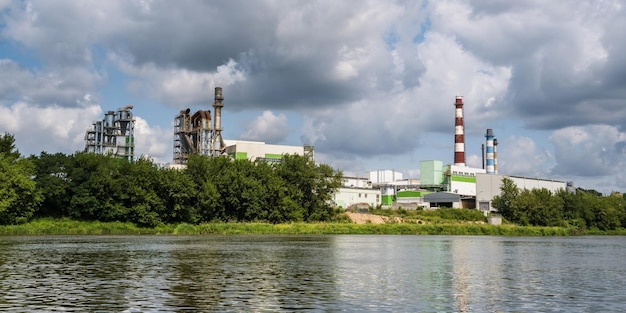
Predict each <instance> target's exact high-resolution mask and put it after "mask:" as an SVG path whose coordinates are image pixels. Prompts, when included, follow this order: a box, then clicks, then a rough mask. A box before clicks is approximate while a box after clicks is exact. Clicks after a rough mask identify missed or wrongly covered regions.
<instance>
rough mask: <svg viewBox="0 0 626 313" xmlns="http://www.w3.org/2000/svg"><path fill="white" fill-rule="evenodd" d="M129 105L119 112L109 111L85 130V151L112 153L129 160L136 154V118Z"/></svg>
mask: <svg viewBox="0 0 626 313" xmlns="http://www.w3.org/2000/svg"><path fill="white" fill-rule="evenodd" d="M132 108H133V106H132V105H127V106H125V107H123V108H121V109H118V110H117V112H114V111H108V112H107V113H106V114H105V115H104V119H103V120H102V121H95V122H93V124H92V127H91V128H89V129H87V131H86V132H85V152H91V153H98V154H106V155H112V156H116V157H119V158H124V159H127V160H132V159H133V157H134V156H135V135H134V130H135V119H134V118H133V113H132V112H131V110H132Z"/></svg>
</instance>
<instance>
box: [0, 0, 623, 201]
mask: <svg viewBox="0 0 626 313" xmlns="http://www.w3.org/2000/svg"><path fill="white" fill-rule="evenodd" d="M624 4H625V3H624V1H576V2H571V1H524V2H511V1H493V0H474V1H454V0H450V1H374V0H372V1H296V0H293V1H286V0H285V1H243V0H242V1H237V0H235V1H191V0H190V1H182V2H171V1H163V0H134V1H133V0H128V1H88V0H84V1H12V0H0V132H8V133H12V134H14V135H15V136H16V139H17V147H18V149H19V150H20V152H21V153H22V154H25V155H30V154H39V153H40V152H41V151H46V152H50V153H54V152H63V153H73V152H75V151H80V150H82V149H83V148H84V132H85V130H86V129H87V128H88V127H89V126H90V125H91V123H92V121H94V120H101V119H102V118H103V112H105V111H109V110H116V109H118V108H121V107H123V106H125V105H127V104H132V105H134V109H133V112H134V114H135V116H136V118H137V126H136V137H137V139H136V142H137V153H138V154H145V155H149V156H151V157H152V158H154V159H155V160H156V161H158V162H171V159H172V136H173V127H172V126H173V118H174V116H175V115H176V114H177V113H178V112H179V111H180V110H182V109H185V108H191V109H192V110H198V109H211V107H210V106H211V104H212V102H213V100H212V99H213V88H214V87H215V86H221V87H222V88H223V89H224V97H225V101H224V105H225V107H224V112H223V126H224V137H225V138H226V139H247V140H260V141H265V142H268V143H275V144H288V145H301V144H313V145H314V146H315V148H316V160H317V161H318V162H323V163H328V164H330V165H332V166H334V167H335V168H337V169H340V170H343V171H344V172H346V173H349V174H351V175H365V173H366V172H367V171H370V170H379V169H393V170H396V171H400V172H403V173H404V174H405V177H411V178H419V161H420V160H430V159H437V160H441V161H443V162H445V163H450V162H452V161H453V160H452V158H453V144H454V142H453V141H454V105H453V103H454V99H455V97H456V96H458V95H460V96H463V98H464V103H465V126H466V158H467V163H468V164H469V165H470V166H474V167H480V166H481V165H480V163H481V157H480V145H481V144H482V143H483V142H484V140H485V138H484V133H485V129H487V128H492V129H493V130H494V132H495V135H496V138H498V141H499V142H500V145H499V147H498V148H499V166H500V172H501V173H504V174H513V175H525V176H532V177H542V178H553V179H559V180H567V181H570V180H571V181H574V183H575V185H577V186H579V187H583V188H589V189H596V190H599V191H601V192H604V193H608V192H611V191H624V190H625V189H626V166H625V165H626V164H625V163H626V161H625V160H626V158H625V157H626V132H625V126H626V102H625V99H626V59H624V58H623V55H626V45H625V40H624V39H623V35H622V32H623V30H624V29H626V14H625V8H624Z"/></svg>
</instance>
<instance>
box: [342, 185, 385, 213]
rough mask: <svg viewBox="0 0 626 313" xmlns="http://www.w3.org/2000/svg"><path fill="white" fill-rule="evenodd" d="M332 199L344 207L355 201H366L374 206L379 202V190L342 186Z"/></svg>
mask: <svg viewBox="0 0 626 313" xmlns="http://www.w3.org/2000/svg"><path fill="white" fill-rule="evenodd" d="M333 201H334V202H335V204H336V205H337V206H340V207H342V208H344V209H345V208H348V207H349V206H351V205H353V204H357V203H367V204H369V205H371V206H373V207H376V206H378V205H379V204H380V190H378V189H365V188H345V187H342V188H339V189H338V190H337V192H336V193H335V194H334V195H333Z"/></svg>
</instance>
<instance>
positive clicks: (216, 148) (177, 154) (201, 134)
mask: <svg viewBox="0 0 626 313" xmlns="http://www.w3.org/2000/svg"><path fill="white" fill-rule="evenodd" d="M223 101H224V97H223V95H222V87H215V101H214V102H213V112H214V114H215V115H214V118H213V124H212V123H211V111H208V110H207V111H203V110H199V111H197V112H196V113H194V114H193V115H191V114H190V110H189V109H186V110H182V111H180V113H179V114H178V115H177V116H176V117H175V118H174V164H187V161H188V160H189V156H190V155H192V154H199V155H208V156H219V155H223V154H224V149H225V148H226V145H225V144H224V139H223V138H222V108H223V107H224V103H223Z"/></svg>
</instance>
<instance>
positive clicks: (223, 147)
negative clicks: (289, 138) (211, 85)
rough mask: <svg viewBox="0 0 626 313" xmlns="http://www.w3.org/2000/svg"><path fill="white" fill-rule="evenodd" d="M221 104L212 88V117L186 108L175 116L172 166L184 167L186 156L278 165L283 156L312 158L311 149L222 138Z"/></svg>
mask: <svg viewBox="0 0 626 313" xmlns="http://www.w3.org/2000/svg"><path fill="white" fill-rule="evenodd" d="M223 101H224V96H223V94H222V88H221V87H215V97H214V102H213V118H211V111H209V110H206V111H205V110H199V111H196V112H195V113H193V114H191V111H190V109H186V110H182V111H180V113H179V114H178V115H176V117H175V118H174V157H173V161H174V165H173V167H179V168H180V167H184V165H185V164H187V161H188V160H189V156H190V155H195V154H197V155H206V156H212V157H216V156H229V157H231V158H233V159H235V160H241V159H248V160H251V161H267V162H280V160H281V158H282V156H283V155H285V154H297V155H306V156H309V157H310V158H311V159H313V154H314V149H313V146H307V145H305V146H286V145H271V144H266V143H265V142H260V141H244V140H225V139H223V138H222V130H223V129H222V122H221V121H222V108H223V107H224V102H223Z"/></svg>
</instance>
